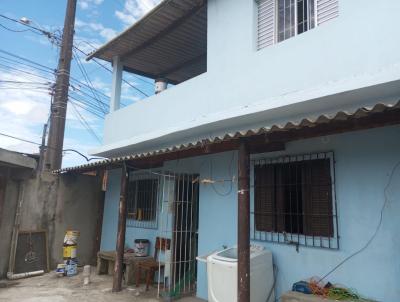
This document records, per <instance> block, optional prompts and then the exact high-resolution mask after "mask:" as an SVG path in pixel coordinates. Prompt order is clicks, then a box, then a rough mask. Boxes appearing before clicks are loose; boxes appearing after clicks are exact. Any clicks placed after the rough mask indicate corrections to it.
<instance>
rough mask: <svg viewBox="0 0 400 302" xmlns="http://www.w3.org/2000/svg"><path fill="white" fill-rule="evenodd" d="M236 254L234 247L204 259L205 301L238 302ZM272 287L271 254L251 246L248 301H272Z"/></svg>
mask: <svg viewBox="0 0 400 302" xmlns="http://www.w3.org/2000/svg"><path fill="white" fill-rule="evenodd" d="M237 254H238V253H237V248H236V247H231V248H228V249H226V250H223V251H219V252H216V253H214V254H211V255H210V256H208V257H207V279H208V302H234V301H237ZM273 287H274V271H273V262H272V253H271V252H270V251H268V250H266V249H264V248H263V247H260V246H251V248H250V301H251V302H273V301H275V295H274V288H273ZM270 293H271V294H270ZM269 294H270V298H269V300H268V301H267V298H268V295H269Z"/></svg>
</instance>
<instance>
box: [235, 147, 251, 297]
mask: <svg viewBox="0 0 400 302" xmlns="http://www.w3.org/2000/svg"><path fill="white" fill-rule="evenodd" d="M238 175H239V177H238V272H237V273H238V302H250V191H249V189H250V156H249V152H248V149H247V145H246V142H245V141H241V142H240V145H239V162H238Z"/></svg>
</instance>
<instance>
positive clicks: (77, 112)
mask: <svg viewBox="0 0 400 302" xmlns="http://www.w3.org/2000/svg"><path fill="white" fill-rule="evenodd" d="M71 104H72V107H73V108H74V111H75V113H76V116H77V118H78V120H79V122H80V123H81V124H82V126H84V127H85V128H86V130H87V131H88V132H89V133H90V134H92V135H93V137H94V138H95V139H97V141H98V142H99V143H101V140H100V138H99V137H98V136H97V134H96V132H94V130H93V128H92V127H90V125H89V123H88V122H87V121H86V120H85V118H84V117H83V116H82V115H81V114H80V112H79V111H78V109H77V108H76V107H75V104H74V103H71Z"/></svg>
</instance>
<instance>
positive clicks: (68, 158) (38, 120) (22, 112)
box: [0, 66, 101, 166]
mask: <svg viewBox="0 0 400 302" xmlns="http://www.w3.org/2000/svg"><path fill="white" fill-rule="evenodd" d="M15 67H17V68H18V66H15ZM24 69H25V70H26V71H27V72H29V73H31V74H30V75H29V74H23V73H20V72H18V71H12V70H2V71H1V73H0V80H1V81H13V82H20V83H18V84H17V83H10V82H7V83H5V82H2V84H1V85H0V121H1V123H0V132H1V133H4V134H8V135H11V136H15V137H18V138H22V139H27V140H29V141H33V142H37V143H40V142H41V135H42V129H43V125H44V124H45V123H46V121H47V119H48V114H49V109H50V101H51V97H50V95H49V93H48V91H46V90H45V89H37V87H39V86H40V87H46V86H47V85H39V84H37V85H32V86H33V87H32V86H31V85H30V84H21V82H23V83H26V82H30V83H31V82H38V83H39V82H40V83H47V82H48V81H47V80H46V79H42V78H40V77H37V76H38V75H40V76H46V75H45V74H39V73H38V72H37V71H36V70H33V69H32V70H31V69H27V68H26V66H25V68H24ZM49 80H51V79H50V78H49ZM15 87H18V89H5V88H15ZM35 87H36V88H35ZM78 110H79V112H80V114H81V115H82V116H83V118H84V119H85V120H86V122H87V123H88V124H89V125H90V126H91V127H92V128H93V129H94V130H95V131H96V130H99V129H98V120H97V119H96V118H95V117H93V116H92V115H90V114H89V113H87V112H86V111H84V110H83V109H80V108H78ZM68 129H69V131H71V130H72V131H73V130H75V132H76V131H78V133H81V134H79V135H78V136H76V135H75V136H73V137H74V138H71V136H66V137H65V142H64V147H65V148H72V149H77V150H79V151H82V152H83V153H85V154H87V150H89V149H93V147H94V145H96V142H94V143H93V144H90V141H93V139H92V138H91V137H89V136H90V134H89V133H88V132H87V131H86V128H85V127H84V126H83V125H82V124H81V122H80V121H79V118H78V117H77V115H76V114H75V113H74V110H73V108H72V104H70V105H69V106H68V111H67V130H68ZM96 132H97V134H98V135H99V136H100V135H101V132H100V131H96ZM0 148H5V149H9V150H14V151H17V152H24V153H38V152H39V146H37V145H35V144H31V143H28V142H22V141H19V140H16V139H13V138H10V137H6V136H2V135H0ZM83 162H86V161H85V160H84V159H83V158H82V157H79V156H75V155H71V154H69V153H68V154H66V155H65V156H64V161H63V166H65V165H71V164H81V163H83Z"/></svg>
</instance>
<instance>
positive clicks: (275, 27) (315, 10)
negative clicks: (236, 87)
mask: <svg viewBox="0 0 400 302" xmlns="http://www.w3.org/2000/svg"><path fill="white" fill-rule="evenodd" d="M257 5H258V15H257V18H258V22H257V48H258V49H262V48H264V47H267V46H270V45H273V44H275V43H278V42H281V41H283V40H286V39H288V38H291V37H293V36H295V35H298V34H301V33H303V32H306V31H308V30H310V29H312V28H314V27H315V26H316V25H318V26H319V25H321V24H323V23H325V22H327V21H329V20H331V19H333V18H336V17H338V16H339V0H258V3H257Z"/></svg>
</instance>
